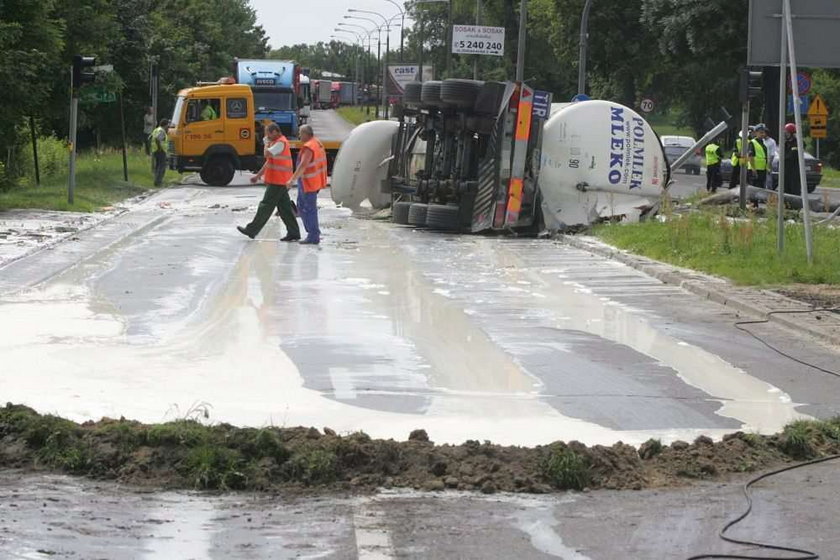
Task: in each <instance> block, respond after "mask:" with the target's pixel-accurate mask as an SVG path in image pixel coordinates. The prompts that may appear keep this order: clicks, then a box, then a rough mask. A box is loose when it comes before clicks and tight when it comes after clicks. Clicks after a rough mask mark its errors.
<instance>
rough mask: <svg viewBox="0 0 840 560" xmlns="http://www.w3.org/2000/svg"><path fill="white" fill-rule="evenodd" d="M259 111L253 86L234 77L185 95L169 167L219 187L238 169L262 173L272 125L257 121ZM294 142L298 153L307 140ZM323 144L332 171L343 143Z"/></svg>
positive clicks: (174, 125)
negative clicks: (195, 173) (267, 133)
mask: <svg viewBox="0 0 840 560" xmlns="http://www.w3.org/2000/svg"><path fill="white" fill-rule="evenodd" d="M255 111H256V108H255V106H254V94H253V91H252V90H251V87H250V86H248V85H242V84H237V83H234V81H233V80H232V79H225V78H223V79H222V80H219V81H218V82H212V83H200V84H199V85H197V86H196V87H192V88H187V89H183V90H181V91H179V92H178V99H177V101H176V102H175V110H174V111H173V113H172V120H171V122H170V123H169V145H168V154H167V159H168V164H169V168H170V169H174V170H176V171H178V172H179V173H183V172H185V171H198V172H199V175H200V176H201V180H202V181H203V182H205V183H206V184H208V185H212V186H217V187H222V186H225V185H227V184H229V183H230V182H231V180H233V176H234V173H235V172H236V171H237V170H244V171H257V170H259V168H260V167H261V166H262V164H263V137H264V136H265V134H264V130H265V126H267V125H268V124H269V122H270V121H264V122H263V121H259V120H257V119H256V117H255ZM282 128H283V127H282V125H281V129H282ZM315 132H316V134H317V130H316V131H315ZM289 141H290V143H291V147H292V154H293V155H296V154H297V151H298V149H299V148H300V145H301V142H300V140H298V139H297V138H291V137H290V138H289ZM322 142H323V144H324V148H325V149H326V151H327V158H328V163H329V168H330V170H332V162H333V160H334V159H335V155H336V154H337V153H338V149H339V148H340V147H341V142H339V141H324V140H323V139H322Z"/></svg>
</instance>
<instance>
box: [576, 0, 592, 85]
mask: <svg viewBox="0 0 840 560" xmlns="http://www.w3.org/2000/svg"><path fill="white" fill-rule="evenodd" d="M591 7H592V0H586V4H585V5H584V6H583V14H582V15H581V16H580V56H579V59H578V93H579V94H582V93H586V49H587V47H588V42H589V9H590V8H591Z"/></svg>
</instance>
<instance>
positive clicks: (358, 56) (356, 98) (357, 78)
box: [330, 27, 364, 105]
mask: <svg viewBox="0 0 840 560" xmlns="http://www.w3.org/2000/svg"><path fill="white" fill-rule="evenodd" d="M333 31H335V32H336V33H349V34H350V35H353V36H354V37H355V38H356V44H355V45H354V44H353V43H349V44H350V46H351V47H352V46H355V47H356V48H357V50H356V72H355V74H356V76H355V81H356V88H357V89H356V91H355V92H354V93H353V105H358V103H359V95H358V88H360V87H361V82H360V76H359V74H360V72H359V66H360V62H361V54H360V53H361V52H364V50H363V49H362V36H361V35H359V34H358V33H356V32H355V31H350V30H348V29H341V28H339V27H336V28H335V29H333ZM330 38H332V39H338V40H339V41H341V42H344V41H342V38H341V37H337V36H335V35H330Z"/></svg>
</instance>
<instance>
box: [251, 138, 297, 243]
mask: <svg viewBox="0 0 840 560" xmlns="http://www.w3.org/2000/svg"><path fill="white" fill-rule="evenodd" d="M266 133H267V134H268V137H267V140H266V142H265V152H264V155H265V163H264V164H263V166H262V168H261V169H260V170H259V171H258V172H257V174H256V175H254V176H253V177H251V182H252V183H256V182H257V181H259V180H260V179H261V178H263V177H265V185H266V187H265V193H263V198H262V200H261V201H260V205H259V206H258V207H257V214H256V216H254V219H253V220H251V223H249V224H248V225H247V226H245V227H242V226H236V229H237V230H239V232H240V233H242V234H243V235H247V236H248V237H250V238H251V239H253V238H254V237H256V236H257V234H258V233H259V232H260V230H261V229H262V228H263V226H264V225H265V223H266V222H267V221H268V219H269V218H270V217H271V213H272V212H273V211H274V209H275V208H277V211H278V214H280V218H281V219H282V220H283V223H284V224H286V235H285V237H282V238H281V239H280V241H297V240H298V239H300V227H298V223H297V219H295V214H294V211H293V210H292V199H291V198H289V187H288V183H289V180H290V179H291V177H292V175H293V174H294V168H293V162H294V160H293V159H292V150H291V146H290V144H289V141H288V140H287V139H286V137H285V136H283V133H282V132H281V131H280V127H279V126H277V125H276V124H274V123H271V124H270V125H268V126H267V127H266Z"/></svg>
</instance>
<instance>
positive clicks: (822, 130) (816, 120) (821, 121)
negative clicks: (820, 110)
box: [808, 115, 828, 138]
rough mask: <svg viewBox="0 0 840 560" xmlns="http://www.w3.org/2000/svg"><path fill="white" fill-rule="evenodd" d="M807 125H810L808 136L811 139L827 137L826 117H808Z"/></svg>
mask: <svg viewBox="0 0 840 560" xmlns="http://www.w3.org/2000/svg"><path fill="white" fill-rule="evenodd" d="M808 124H809V125H810V133H809V134H810V136H811V138H826V137H827V136H828V131H827V129H826V126H827V125H828V117H825V116H823V115H814V116H812V117H808Z"/></svg>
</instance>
